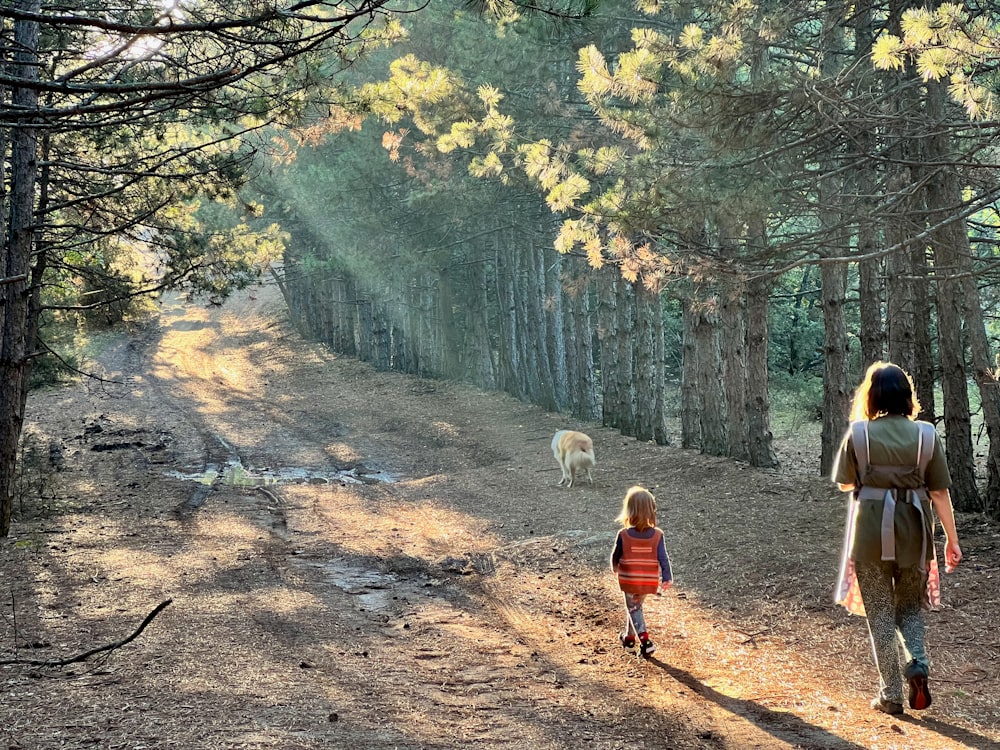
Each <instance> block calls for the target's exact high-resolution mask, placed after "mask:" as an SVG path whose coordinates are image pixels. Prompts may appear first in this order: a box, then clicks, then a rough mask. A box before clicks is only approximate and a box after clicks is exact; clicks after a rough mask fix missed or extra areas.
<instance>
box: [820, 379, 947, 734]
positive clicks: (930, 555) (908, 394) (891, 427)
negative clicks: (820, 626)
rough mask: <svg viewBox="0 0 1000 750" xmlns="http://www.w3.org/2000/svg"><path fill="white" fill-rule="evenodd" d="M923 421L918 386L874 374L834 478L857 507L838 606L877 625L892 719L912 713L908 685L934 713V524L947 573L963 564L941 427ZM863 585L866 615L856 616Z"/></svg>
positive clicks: (883, 696) (882, 691) (876, 648)
mask: <svg viewBox="0 0 1000 750" xmlns="http://www.w3.org/2000/svg"><path fill="white" fill-rule="evenodd" d="M919 412H920V404H919V403H918V402H917V399H916V397H915V396H914V393H913V381H912V380H911V379H910V376H909V375H908V374H907V373H906V372H904V371H903V370H902V369H900V368H899V367H898V366H897V365H894V364H892V363H890V362H876V363H875V364H873V365H872V366H871V367H869V368H868V372H867V373H865V378H864V380H863V381H862V383H861V385H859V386H858V389H857V391H856V392H855V394H854V405H853V408H852V410H851V420H852V422H851V427H850V429H849V430H848V431H847V434H846V435H845V436H844V440H843V442H842V443H841V446H840V453H839V454H838V456H837V461H836V464H835V466H834V470H833V481H835V482H836V483H837V485H838V486H839V487H840V489H842V490H844V491H845V492H850V493H851V498H852V499H851V504H850V513H849V515H848V524H847V533H846V536H845V545H844V559H843V560H842V565H841V585H840V591H839V594H838V602H839V603H842V604H844V605H845V606H847V607H848V609H849V610H851V611H853V612H855V613H859V614H860V613H861V612H863V613H864V614H865V616H866V617H867V620H868V632H869V635H870V637H871V642H872V650H873V652H874V655H875V664H876V666H877V667H878V672H879V694H878V697H876V698H875V699H874V700H873V701H872V708H874V709H876V710H878V711H882V712H884V713H888V714H901V713H903V679H904V678H905V679H906V681H907V683H908V687H909V694H908V702H909V705H910V708H914V709H918V710H921V709H924V708H927V707H928V706H929V705H930V704H931V695H930V690H929V688H928V685H927V678H928V674H929V669H928V667H929V663H928V659H927V652H926V650H925V649H924V621H923V617H922V615H921V611H920V610H921V607H922V606H924V605H928V606H929V605H931V604H936V603H937V601H938V600H939V589H938V585H937V562H936V558H935V554H934V539H933V528H934V515H936V516H937V518H938V519H940V521H941V526H942V527H943V528H944V533H945V550H944V552H945V570H946V571H947V572H949V573H950V572H951V571H952V570H954V569H955V567H956V566H957V565H958V564H959V563H960V562H961V560H962V550H961V548H960V547H959V544H958V532H957V531H956V529H955V514H954V511H953V510H952V506H951V493H950V492H949V491H948V488H949V487H950V486H951V476H950V475H949V474H948V463H947V460H946V459H945V454H944V449H943V446H942V445H941V441H940V440H938V439H936V433H935V432H934V427H933V425H931V424H929V423H927V422H919V421H917V420H916V415H917V414H918V413H919ZM928 501H929V502H928ZM928 505H930V506H932V507H933V514H932V513H931V511H930V508H929V507H928ZM854 583H856V587H857V590H858V591H859V592H860V599H861V602H862V603H863V609H862V608H861V607H856V608H855V607H853V606H852V605H853V602H852V596H851V594H850V593H849V589H850V588H851V585H852V584H854ZM897 638H898V641H897ZM899 645H901V646H902V647H903V652H904V656H905V658H906V666H905V669H904V670H903V671H902V673H901V671H900V661H899V649H898V646H899Z"/></svg>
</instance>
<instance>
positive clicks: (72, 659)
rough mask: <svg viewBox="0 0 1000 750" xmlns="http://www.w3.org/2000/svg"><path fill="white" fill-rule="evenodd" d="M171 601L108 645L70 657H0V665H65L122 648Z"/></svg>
mask: <svg viewBox="0 0 1000 750" xmlns="http://www.w3.org/2000/svg"><path fill="white" fill-rule="evenodd" d="M171 602H173V599H167V600H166V601H165V602H160V603H159V604H158V605H156V608H155V609H154V610H153V611H152V612H150V613H149V614H148V615H146V619H145V620H143V621H142V624H141V625H140V626H139V627H138V628H136V630H135V632H134V633H132V635H130V636H129V637H128V638H123V639H122V640H120V641H115V642H114V643H109V644H107V645H106V646H98V647H97V648H92V649H90V651H85V652H83V653H82V654H77V655H76V656H71V657H69V658H68V659H50V660H41V659H0V665H7V664H27V665H30V666H33V667H65V666H66V665H67V664H76V663H77V662H81V661H86V660H87V659H89V658H90V657H91V656H94V655H95V654H100V653H103V652H104V651H114V650H115V649H116V648H121V647H122V646H124V645H125V644H127V643H131V642H132V641H134V640H135V639H136V638H138V637H139V635H140V634H141V633H142V631H143V630H145V629H146V626H147V625H149V623H151V622H152V621H153V618H154V617H156V616H157V615H158V614H160V612H162V611H163V610H164V609H166V608H167V606H168V605H169V604H170V603H171Z"/></svg>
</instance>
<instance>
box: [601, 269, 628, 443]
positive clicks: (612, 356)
mask: <svg viewBox="0 0 1000 750" xmlns="http://www.w3.org/2000/svg"><path fill="white" fill-rule="evenodd" d="M598 283H599V284H600V287H599V292H598V301H597V340H598V343H599V344H600V358H601V386H600V391H601V423H602V424H603V425H604V426H605V427H614V428H618V427H621V415H620V414H619V413H618V407H619V404H620V402H621V395H620V391H621V388H622V378H621V370H622V368H621V363H619V362H618V338H619V331H618V318H619V315H618V294H617V288H618V287H619V286H621V285H623V284H624V283H625V282H624V281H623V280H622V278H621V277H620V276H618V274H617V273H616V272H615V270H614V269H611V268H607V269H604V270H603V271H600V276H599V277H598Z"/></svg>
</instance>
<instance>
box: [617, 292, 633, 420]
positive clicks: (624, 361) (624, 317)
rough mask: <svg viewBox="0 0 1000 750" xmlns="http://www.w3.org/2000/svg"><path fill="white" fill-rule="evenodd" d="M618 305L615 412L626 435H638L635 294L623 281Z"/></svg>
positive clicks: (618, 295)
mask: <svg viewBox="0 0 1000 750" xmlns="http://www.w3.org/2000/svg"><path fill="white" fill-rule="evenodd" d="M616 290H617V292H618V294H617V297H618V304H617V305H616V307H615V309H616V311H617V312H618V337H617V339H616V340H615V342H614V345H615V346H616V347H617V349H618V351H617V352H616V354H615V358H616V360H617V362H618V368H619V369H618V373H617V375H618V384H619V387H618V392H617V396H618V404H617V405H616V407H615V411H616V413H617V415H618V429H619V430H620V431H621V433H622V434H623V435H635V434H636V433H637V432H638V429H637V428H638V424H637V423H638V420H637V415H636V402H635V379H636V372H635V352H634V351H633V349H632V340H633V339H634V337H635V292H634V290H633V288H632V285H631V284H629V283H627V282H622V283H620V284H617V285H616Z"/></svg>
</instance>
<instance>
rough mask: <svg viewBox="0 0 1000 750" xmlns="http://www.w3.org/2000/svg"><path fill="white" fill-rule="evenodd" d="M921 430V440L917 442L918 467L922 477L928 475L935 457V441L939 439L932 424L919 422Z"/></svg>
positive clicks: (918, 425)
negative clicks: (928, 469) (928, 468)
mask: <svg viewBox="0 0 1000 750" xmlns="http://www.w3.org/2000/svg"><path fill="white" fill-rule="evenodd" d="M917 427H919V428H920V440H919V441H918V442H917V465H918V466H919V467H920V476H921V477H923V476H924V475H925V474H926V473H927V467H928V465H930V462H931V458H932V457H933V456H934V439H935V438H936V437H937V430H935V429H934V425H932V424H931V423H930V422H918V423H917Z"/></svg>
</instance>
